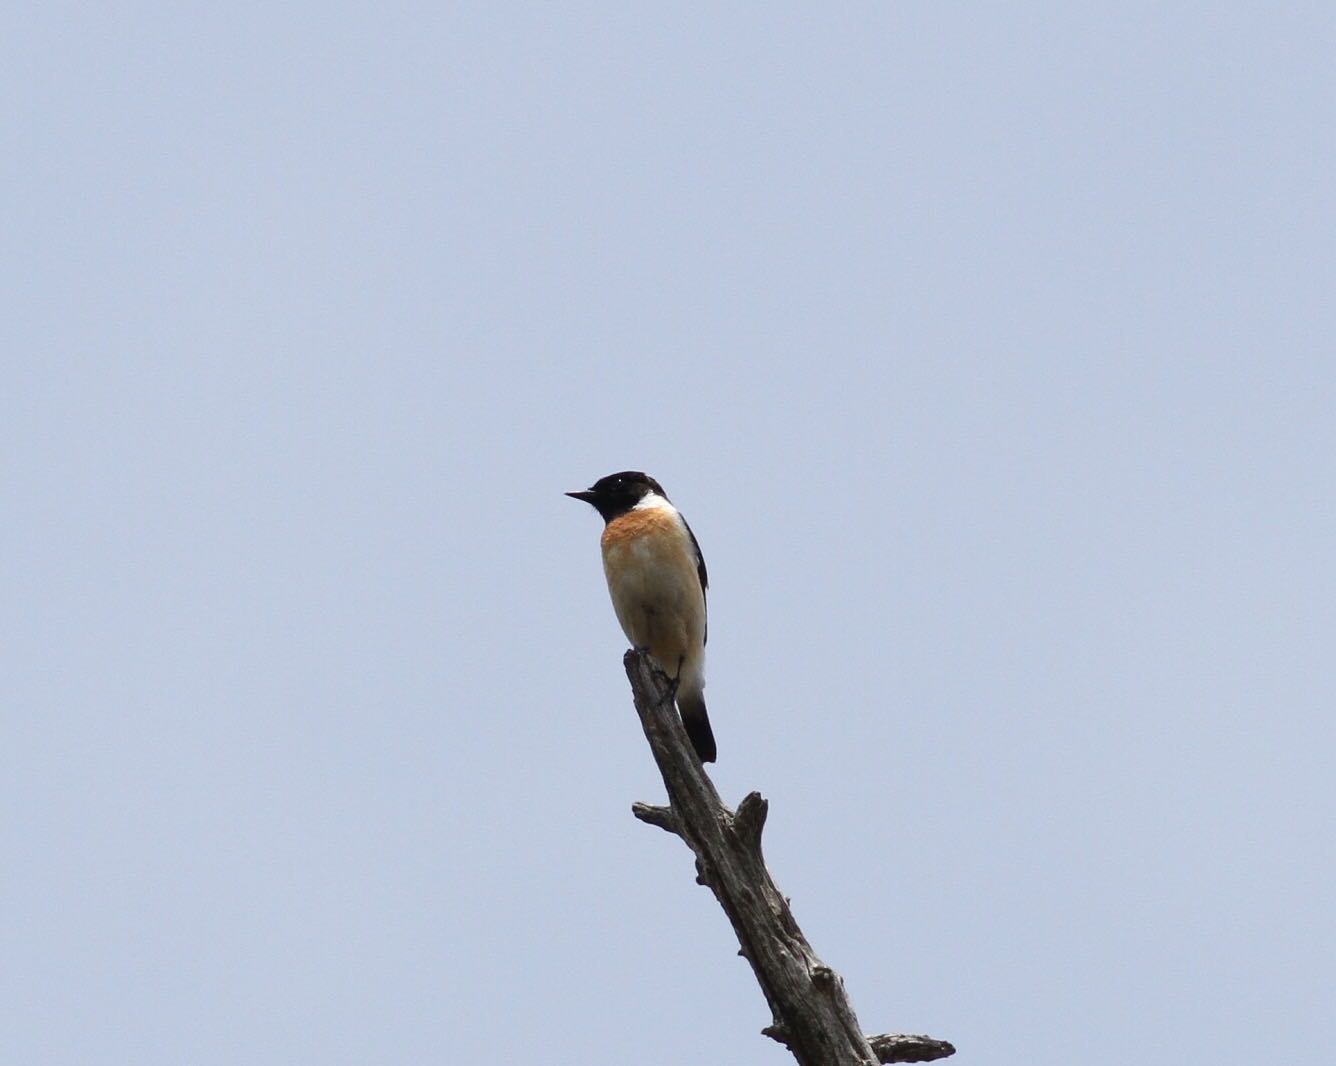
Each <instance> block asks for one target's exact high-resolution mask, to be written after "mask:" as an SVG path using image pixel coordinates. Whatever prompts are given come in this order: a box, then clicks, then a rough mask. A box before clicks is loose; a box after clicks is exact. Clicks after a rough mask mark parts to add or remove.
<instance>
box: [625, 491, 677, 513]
mask: <svg viewBox="0 0 1336 1066" xmlns="http://www.w3.org/2000/svg"><path fill="white" fill-rule="evenodd" d="M631 510H633V511H672V512H673V513H674V514H676V513H677V508H676V507H674V506H673V505H672V504H671V503H669V502H668V501H667V500H665V499H664V498H663V497H662V496H660V495H659V494H658V493H657V492H655V491H653V490H652V489H651V490H650V491H649V492H647V493H645V495H643V496H641V497H640V502H639V503H637V504H636V505H635V506H634V507H632V508H631Z"/></svg>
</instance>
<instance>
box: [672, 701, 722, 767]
mask: <svg viewBox="0 0 1336 1066" xmlns="http://www.w3.org/2000/svg"><path fill="white" fill-rule="evenodd" d="M677 709H678V710H679V711H680V712H681V714H682V724H683V725H684V726H686V730H687V736H688V737H689V738H690V739H691V746H692V747H693V748H695V749H696V754H697V755H699V756H700V761H701V762H714V759H715V755H716V754H717V753H716V752H715V750H714V733H713V732H712V731H711V730H710V716H709V715H707V714H706V713H705V697H704V696H701V695H699V694H695V695H691V696H685V695H684V696H680V697H679V698H678V701H677Z"/></svg>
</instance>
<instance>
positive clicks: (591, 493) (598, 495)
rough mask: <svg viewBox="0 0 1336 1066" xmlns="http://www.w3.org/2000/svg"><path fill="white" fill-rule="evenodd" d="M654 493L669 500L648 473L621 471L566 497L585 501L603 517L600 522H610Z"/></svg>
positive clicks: (660, 486)
mask: <svg viewBox="0 0 1336 1066" xmlns="http://www.w3.org/2000/svg"><path fill="white" fill-rule="evenodd" d="M651 492H654V493H657V494H658V495H660V496H662V497H663V498H664V499H665V500H666V499H667V498H668V496H667V494H666V493H665V492H664V491H663V486H662V485H660V484H659V483H658V482H657V481H655V480H654V479H653V478H652V477H650V476H649V475H648V474H642V473H641V472H640V471H639V470H623V471H622V472H621V473H620V474H609V475H608V476H607V477H601V478H599V479H598V480H597V481H595V482H594V484H593V485H592V486H591V487H590V488H587V489H585V490H584V491H583V492H568V493H566V495H567V496H571V497H574V498H575V499H577V500H584V501H585V503H587V504H590V505H592V506H593V508H594V509H595V510H596V511H598V513H599V514H601V515H602V516H603V521H605V522H611V521H612V520H613V519H614V518H616V517H617V516H618V515H620V514H625V513H626V512H627V511H629V510H630V509H631V508H632V507H634V506H635V505H636V504H638V503H639V502H640V501H641V500H642V499H644V498H645V497H646V496H647V495H648V494H649V493H651Z"/></svg>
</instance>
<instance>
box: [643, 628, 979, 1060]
mask: <svg viewBox="0 0 1336 1066" xmlns="http://www.w3.org/2000/svg"><path fill="white" fill-rule="evenodd" d="M624 662H625V666H626V676H627V677H628V678H629V679H630V681H631V692H632V694H633V696H634V697H635V706H636V712H637V713H638V714H639V715H640V724H641V726H642V727H643V728H644V730H645V736H646V738H647V739H648V740H649V745H650V749H651V750H652V751H653V753H654V761H655V762H656V763H657V764H658V767H659V772H660V773H661V774H662V775H663V783H664V786H665V787H666V788H667V789H668V800H669V805H668V806H667V807H655V806H650V805H648V804H643V803H637V804H635V805H634V806H633V807H632V808H631V809H632V813H633V814H634V815H635V816H636V817H637V818H639V819H640V820H641V821H642V822H647V823H649V824H650V825H654V826H658V827H659V828H660V829H664V830H667V831H668V832H670V833H673V834H674V835H676V836H679V837H681V838H682V840H683V841H685V842H686V844H687V846H688V847H689V848H691V850H692V851H693V852H694V853H695V855H696V870H697V875H698V876H697V881H698V882H699V883H700V884H704V885H708V886H709V888H710V890H711V891H712V892H714V895H715V898H716V899H717V900H718V901H719V905H720V906H721V907H723V909H724V913H725V914H727V915H728V920H729V921H730V922H731V923H732V925H733V931H734V933H736V934H737V938H738V944H739V945H740V946H741V951H740V954H741V955H742V956H743V957H744V958H745V959H746V960H747V961H748V962H749V963H750V964H751V968H752V972H753V973H754V974H755V975H756V980H757V982H758V983H759V984H760V986H761V991H762V992H763V993H764V994H765V998H766V1001H767V1002H768V1003H769V1004H770V1011H771V1014H772V1016H773V1021H772V1022H771V1024H770V1025H768V1026H767V1027H766V1028H765V1029H763V1030H762V1032H763V1033H764V1034H765V1035H766V1036H769V1037H771V1038H773V1039H775V1040H778V1041H779V1042H780V1043H782V1044H784V1045H785V1046H786V1047H787V1048H788V1049H789V1050H790V1051H791V1052H792V1053H793V1057H794V1058H795V1059H797V1060H798V1062H799V1063H800V1064H801V1066H873V1064H875V1063H879V1062H928V1061H931V1060H933V1059H940V1058H945V1057H946V1056H947V1055H951V1054H954V1052H955V1050H956V1049H955V1048H954V1047H952V1046H951V1045H950V1044H948V1043H947V1042H946V1041H944V1040H933V1039H932V1038H930V1037H926V1036H909V1035H904V1034H891V1033H887V1034H883V1035H880V1036H872V1037H868V1036H864V1035H863V1031H862V1029H861V1028H860V1027H859V1024H858V1018H857V1016H856V1015H855V1014H854V1010H853V1007H852V1006H851V1005H850V1003H849V998H848V996H847V995H846V994H845V991H844V981H843V980H842V979H841V978H840V976H839V974H837V973H836V972H835V971H834V970H832V969H831V968H830V967H828V966H826V965H825V964H824V963H823V962H822V961H821V960H820V959H819V958H817V955H816V952H814V951H813V950H812V946H811V945H810V944H809V943H808V942H807V939H806V937H804V936H803V934H802V930H801V929H799V928H798V923H797V922H796V921H794V918H793V913H792V911H791V910H790V909H789V902H788V900H787V899H786V898H785V897H784V895H783V893H781V892H780V891H779V889H778V888H776V887H775V882H774V880H773V879H772V878H771V877H770V872H769V871H768V870H767V869H766V867H765V860H764V858H763V857H762V854H761V832H762V830H763V829H764V828H765V819H766V813H767V809H768V805H767V803H766V801H765V800H764V799H762V798H761V796H760V794H759V793H756V792H751V793H748V795H746V796H745V797H743V799H742V802H741V803H739V804H738V808H737V810H736V811H731V810H729V809H728V808H727V807H726V806H724V804H723V802H722V801H721V800H720V799H719V794H718V792H716V791H715V788H714V784H713V783H712V782H711V781H710V779H709V777H707V776H706V774H705V770H704V768H703V767H702V766H701V763H700V760H699V759H697V758H696V753H695V751H694V750H693V749H692V747H691V742H690V741H689V740H688V739H687V735H686V732H685V731H684V730H683V728H682V723H681V720H680V719H679V718H678V716H677V712H676V710H675V709H674V707H673V699H672V691H671V688H670V685H669V682H668V680H667V679H666V678H665V677H664V676H663V675H662V674H661V673H660V672H659V671H657V670H656V669H655V668H654V666H653V664H652V663H651V662H650V660H649V658H648V657H647V656H645V655H642V654H641V653H639V652H636V651H628V652H627V653H626V658H625V660H624Z"/></svg>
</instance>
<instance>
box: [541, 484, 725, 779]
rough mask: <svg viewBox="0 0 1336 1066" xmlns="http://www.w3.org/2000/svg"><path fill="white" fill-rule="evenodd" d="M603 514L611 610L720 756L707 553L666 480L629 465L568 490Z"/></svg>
mask: <svg viewBox="0 0 1336 1066" xmlns="http://www.w3.org/2000/svg"><path fill="white" fill-rule="evenodd" d="M566 495H567V496H573V497H574V498H575V499H577V500H584V501H585V502H586V503H588V504H592V505H593V507H594V509H595V510H596V511H598V513H599V514H601V515H602V516H603V521H604V522H605V523H606V524H605V526H604V528H603V539H602V545H603V572H604V574H605V575H606V576H607V579H608V592H609V593H611V594H612V608H613V610H614V611H616V612H617V621H619V622H620V623H621V624H622V632H624V633H625V634H626V639H627V640H629V641H630V642H631V644H632V646H633V647H635V648H638V649H640V650H642V651H648V652H649V654H650V656H651V658H653V660H654V662H655V663H656V664H657V665H658V667H659V669H661V670H662V671H663V672H664V673H665V674H667V675H668V676H669V677H670V678H672V679H673V681H674V683H675V686H676V689H675V691H676V696H677V709H678V711H679V712H680V713H681V715H682V724H683V725H684V726H685V727H686V730H687V736H688V737H690V738H691V745H692V747H694V748H695V749H696V754H697V755H699V756H700V760H701V762H714V758H715V748H714V734H713V733H712V732H711V731H710V719H709V717H708V716H707V715H706V713H705V697H704V695H703V690H704V688H705V588H706V585H707V584H708V581H707V580H706V575H705V559H704V558H703V557H702V556H701V553H700V545H699V544H698V543H696V536H695V534H694V533H692V532H691V527H690V526H688V525H687V520H686V519H685V518H683V517H682V515H681V514H680V513H679V512H678V510H677V508H676V507H674V506H673V505H672V504H671V503H670V502H669V501H668V497H667V496H666V495H665V494H664V491H663V486H662V485H660V484H659V483H658V482H657V481H655V480H654V479H653V478H652V477H650V476H649V475H648V474H642V473H640V472H639V471H636V470H625V471H623V472H622V473H620V474H609V475H608V476H607V477H605V478H600V479H599V480H598V481H595V482H594V484H593V486H592V487H591V488H587V489H585V490H583V491H582V492H568V493H566Z"/></svg>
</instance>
